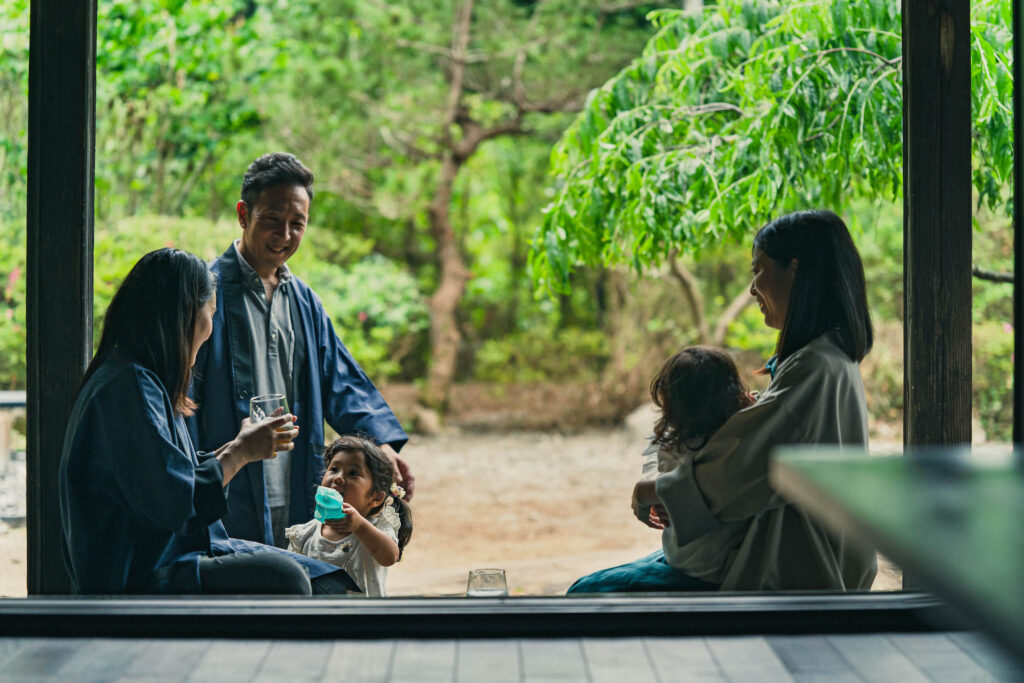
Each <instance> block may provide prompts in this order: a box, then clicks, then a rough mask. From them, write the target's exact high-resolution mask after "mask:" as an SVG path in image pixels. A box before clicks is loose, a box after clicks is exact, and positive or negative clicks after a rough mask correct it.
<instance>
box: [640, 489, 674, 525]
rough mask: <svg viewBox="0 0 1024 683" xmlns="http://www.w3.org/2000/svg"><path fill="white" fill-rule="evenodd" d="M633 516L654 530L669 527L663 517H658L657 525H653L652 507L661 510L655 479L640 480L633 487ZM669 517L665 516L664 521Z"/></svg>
mask: <svg viewBox="0 0 1024 683" xmlns="http://www.w3.org/2000/svg"><path fill="white" fill-rule="evenodd" d="M632 507H633V515H634V516H635V517H636V518H637V519H639V520H640V521H641V522H643V523H644V524H646V525H647V526H649V527H651V528H652V529H662V528H664V527H665V526H667V525H666V524H665V523H664V521H663V519H662V516H661V515H660V514H659V515H658V521H657V523H653V520H652V507H658V508H661V510H664V508H663V507H661V500H659V499H658V492H657V490H656V489H655V488H654V480H653V479H645V480H640V481H638V482H637V483H636V485H635V486H634V487H633V503H632ZM667 518H668V515H664V519H667Z"/></svg>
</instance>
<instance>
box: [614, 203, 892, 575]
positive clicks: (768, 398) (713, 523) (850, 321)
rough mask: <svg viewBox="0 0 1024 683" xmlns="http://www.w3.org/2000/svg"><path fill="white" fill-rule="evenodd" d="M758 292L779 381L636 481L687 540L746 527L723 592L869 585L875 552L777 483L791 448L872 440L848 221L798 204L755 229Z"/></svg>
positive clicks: (868, 338)
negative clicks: (810, 513) (687, 451)
mask: <svg viewBox="0 0 1024 683" xmlns="http://www.w3.org/2000/svg"><path fill="white" fill-rule="evenodd" d="M751 267H752V271H753V282H752V283H751V286H750V293H751V295H753V296H754V297H755V298H756V299H757V302H758V305H759V306H760V308H761V313H762V314H763V315H764V320H765V324H766V325H768V326H769V327H772V328H775V329H778V330H779V337H778V342H777V344H776V348H775V355H774V356H772V358H771V359H770V360H769V361H768V363H767V364H766V368H765V371H766V372H769V373H771V376H772V379H771V383H770V384H769V385H768V388H767V389H766V390H765V391H763V392H762V393H761V394H760V395H759V396H758V399H757V401H756V402H755V403H754V405H752V406H750V407H748V408H745V409H743V410H741V411H740V412H738V413H736V414H735V415H733V416H732V417H731V418H729V420H728V421H727V422H726V423H725V424H724V425H723V426H722V428H721V429H720V430H719V431H718V432H717V433H716V434H715V435H714V436H713V437H712V438H711V440H710V441H708V443H707V444H706V445H705V446H704V447H703V448H701V449H700V450H699V452H697V453H696V454H695V455H694V457H693V458H692V459H690V460H687V461H685V462H683V464H681V465H680V466H679V467H677V468H676V469H674V470H673V471H671V472H668V473H665V474H663V475H661V476H659V477H658V478H657V479H656V480H655V481H650V482H640V483H638V484H637V486H636V488H635V489H634V495H633V508H634V513H635V514H636V515H637V517H639V518H640V519H641V520H642V521H645V522H646V521H647V519H648V517H649V508H650V506H652V505H655V506H662V507H663V508H664V510H665V511H666V512H667V517H668V523H669V525H670V528H671V529H673V530H674V535H675V539H676V542H677V543H678V544H679V545H680V546H683V545H685V544H687V543H689V542H691V541H693V540H694V539H697V538H700V537H701V536H703V535H705V534H707V533H709V532H713V531H715V530H717V529H719V528H721V527H722V525H724V524H733V523H737V522H740V523H746V524H748V525H749V526H748V527H747V530H746V533H745V534H744V535H743V540H742V541H741V543H740V544H739V546H738V547H737V548H736V549H735V552H732V553H731V556H730V557H729V559H728V561H727V562H726V564H725V566H724V567H723V571H722V573H721V577H720V580H718V581H716V582H715V583H716V585H717V587H718V588H720V589H721V590H796V589H833V590H852V589H868V588H870V586H871V582H872V580H873V579H874V576H875V573H876V571H877V567H876V563H875V554H874V552H872V551H870V550H867V549H863V548H860V547H856V546H850V545H849V544H847V543H846V541H845V540H844V539H843V538H840V537H838V536H835V535H833V534H830V533H828V532H826V531H825V530H824V529H823V528H822V527H821V526H820V525H819V524H818V523H817V522H815V521H813V520H811V519H810V518H809V517H807V516H806V515H805V514H804V512H803V511H801V510H800V509H799V508H797V507H795V506H794V505H791V504H790V503H788V502H787V501H786V500H784V499H783V498H781V497H780V496H779V495H778V494H777V493H776V492H775V491H774V490H773V489H772V488H771V486H770V485H769V483H768V460H769V456H770V454H771V451H772V449H774V448H775V447H776V446H781V445H784V444H833V445H839V446H841V447H842V446H849V447H853V448H856V449H858V450H863V449H864V448H866V446H867V439H868V429H867V404H866V402H865V398H864V384H863V381H862V379H861V374H860V367H859V363H860V361H861V360H862V359H863V358H864V356H865V355H867V353H868V351H869V350H870V349H871V345H872V341H873V336H872V335H873V333H872V327H871V316H870V314H869V312H868V305H867V293H866V288H865V282H864V267H863V265H862V263H861V260H860V255H859V254H858V252H857V248H856V246H854V243H853V239H852V238H851V237H850V233H849V230H847V228H846V225H845V224H844V223H843V221H842V219H841V218H839V216H837V215H836V214H834V213H832V212H831V211H799V212H796V213H791V214H788V215H785V216H782V217H780V218H777V219H776V220H774V221H772V222H770V223H768V224H767V225H765V226H764V227H763V228H761V230H759V231H758V233H757V235H756V236H755V237H754V247H753V258H752V261H751Z"/></svg>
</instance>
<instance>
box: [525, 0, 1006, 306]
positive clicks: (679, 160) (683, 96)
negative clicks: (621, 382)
mask: <svg viewBox="0 0 1024 683" xmlns="http://www.w3.org/2000/svg"><path fill="white" fill-rule="evenodd" d="M972 12H973V17H972V71H973V79H974V83H973V88H972V92H973V98H974V102H973V112H974V135H973V136H972V137H973V148H974V157H975V164H974V168H975V171H974V185H975V189H976V191H977V192H978V195H979V201H981V202H982V203H983V204H985V205H986V206H988V207H989V208H992V209H997V208H998V209H1006V210H1008V208H1009V207H1008V204H1009V192H1008V189H1007V187H1008V184H1009V183H1008V179H1009V178H1010V177H1011V174H1012V147H1013V145H1012V112H1011V111H1010V109H1009V107H1008V105H1007V104H1006V103H1007V102H1009V101H1010V99H1011V93H1012V82H1011V79H1010V64H1009V57H1008V55H1010V53H1011V51H1010V39H1011V34H1010V31H1009V26H1010V25H1011V16H1010V14H1011V12H1010V9H1009V6H1008V3H1003V2H997V1H996V0H985V1H984V2H976V3H974V4H973V9H972ZM652 17H653V19H654V21H655V23H656V25H657V26H658V27H659V30H658V32H657V34H656V35H655V36H654V37H653V38H652V39H651V40H650V41H649V42H648V44H647V47H646V48H645V50H644V52H643V54H642V55H641V56H640V57H639V58H637V59H636V60H635V61H634V62H633V63H632V64H631V65H630V66H628V67H627V68H625V69H623V70H622V71H621V72H620V73H619V74H618V75H617V76H615V77H614V78H613V79H611V80H610V81H608V82H607V83H606V84H605V85H604V86H603V87H602V88H600V89H598V90H596V91H594V92H593V93H591V95H590V97H589V99H588V101H587V104H586V106H585V107H584V110H583V111H582V112H581V113H580V114H579V116H578V117H577V118H576V120H575V122H574V123H573V125H572V126H571V127H570V128H569V129H568V131H567V132H566V133H565V134H564V135H563V137H562V139H561V141H560V142H559V144H558V145H557V147H556V148H555V150H554V151H553V152H552V156H551V164H552V174H553V176H554V179H555V193H554V197H553V201H552V202H551V204H550V205H549V206H548V208H547V211H546V214H545V219H544V224H543V226H542V228H541V230H540V233H539V235H538V236H537V238H536V240H535V242H534V245H533V250H532V253H531V266H532V271H533V274H534V277H535V280H536V282H537V285H538V286H539V287H540V288H541V289H545V290H547V291H549V292H553V291H566V290H567V288H568V283H569V276H570V274H571V272H572V270H573V269H574V268H575V267H576V266H578V265H581V264H591V265H597V264H601V265H630V266H632V267H634V268H635V269H637V270H643V269H645V268H647V267H648V266H650V265H654V264H657V263H660V262H661V261H662V260H664V259H665V258H666V257H667V255H668V254H669V253H670V252H671V251H672V250H674V249H678V250H679V251H680V252H686V251H687V250H689V251H690V252H691V253H692V252H694V251H696V250H699V249H700V248H702V247H704V246H706V245H709V244H711V243H713V242H716V241H719V240H722V239H727V238H732V239H742V238H743V237H745V236H746V235H748V234H749V233H750V232H751V230H753V229H754V228H756V227H757V225H759V224H761V223H763V222H764V221H766V220H767V219H769V218H770V217H772V216H774V215H777V214H779V213H781V212H784V211H789V210H794V209H798V208H807V207H818V206H827V207H829V208H832V209H834V210H837V211H843V210H844V209H845V208H846V207H847V206H849V205H850V202H852V201H855V200H860V199H863V198H869V199H875V200H889V201H892V200H895V199H898V198H899V197H900V196H901V192H902V181H903V177H902V156H903V150H902V90H901V81H902V75H901V68H902V44H901V38H900V32H901V23H900V15H899V5H898V3H894V2H891V1H890V0H865V1H864V2H857V3H833V2H830V1H829V0H810V1H809V2H801V3H782V2H778V1H774V2H763V3H749V2H743V0H722V1H721V2H719V3H717V4H716V5H714V6H708V7H706V8H705V9H704V11H703V13H699V14H692V13H691V14H688V13H686V12H683V11H662V12H657V13H653V14H652Z"/></svg>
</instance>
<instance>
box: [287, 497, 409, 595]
mask: <svg viewBox="0 0 1024 683" xmlns="http://www.w3.org/2000/svg"><path fill="white" fill-rule="evenodd" d="M369 521H370V523H371V524H373V526H375V527H376V528H378V529H380V530H381V531H383V532H384V533H386V534H387V535H388V536H390V537H391V538H392V539H393V540H394V541H395V543H398V527H399V525H400V521H399V519H398V513H397V512H395V510H394V508H392V507H391V506H389V505H385V506H384V509H383V510H381V512H380V514H379V515H377V516H376V517H370V518H369ZM320 526H321V524H320V522H318V521H316V520H315V519H311V520H309V521H308V522H306V523H305V524H296V525H295V526H290V527H288V528H287V529H285V530H284V535H285V537H286V538H287V539H288V550H291V551H292V552H294V553H300V554H302V555H306V556H307V557H312V558H315V559H317V560H321V561H323V562H330V563H331V564H333V565H334V566H336V567H341V568H342V569H344V570H345V571H347V572H348V573H349V576H351V577H352V579H353V580H354V581H355V582H356V583H357V584H359V587H360V588H362V589H363V595H366V596H367V597H386V596H387V593H386V592H385V591H384V584H385V582H386V580H387V576H388V568H387V567H382V566H381V565H379V564H377V561H376V560H374V559H373V556H372V555H370V553H369V551H367V550H366V547H365V546H364V545H363V544H362V543H361V542H360V541H359V539H358V538H356V536H355V534H349V535H348V536H346V537H345V538H343V539H341V540H340V541H329V540H327V539H326V538H324V537H323V536H322V535H321V534H320Z"/></svg>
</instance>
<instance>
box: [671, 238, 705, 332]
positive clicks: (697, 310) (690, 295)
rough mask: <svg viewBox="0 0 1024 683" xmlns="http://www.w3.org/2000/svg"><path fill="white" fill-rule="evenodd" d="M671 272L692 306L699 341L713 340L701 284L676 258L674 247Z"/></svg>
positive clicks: (691, 311) (687, 301)
mask: <svg viewBox="0 0 1024 683" xmlns="http://www.w3.org/2000/svg"><path fill="white" fill-rule="evenodd" d="M668 263H669V272H671V273H672V277H673V278H675V280H676V282H678V283H679V286H680V287H681V288H682V290H683V295H684V296H685V297H686V303H687V304H689V306H690V313H691V314H692V315H693V324H694V325H695V326H696V327H697V343H698V344H708V343H710V341H711V329H710V328H709V327H708V319H707V315H706V312H705V310H704V297H703V296H702V295H701V293H700V285H699V284H698V283H697V278H695V277H694V276H693V273H691V272H690V271H689V270H688V269H687V268H686V266H684V265H683V264H682V263H680V262H679V259H678V258H676V251H675V250H674V249H673V250H672V253H671V254H670V255H669V260H668Z"/></svg>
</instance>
